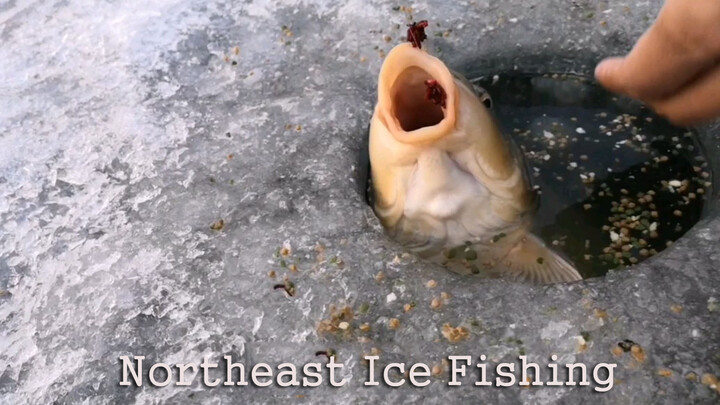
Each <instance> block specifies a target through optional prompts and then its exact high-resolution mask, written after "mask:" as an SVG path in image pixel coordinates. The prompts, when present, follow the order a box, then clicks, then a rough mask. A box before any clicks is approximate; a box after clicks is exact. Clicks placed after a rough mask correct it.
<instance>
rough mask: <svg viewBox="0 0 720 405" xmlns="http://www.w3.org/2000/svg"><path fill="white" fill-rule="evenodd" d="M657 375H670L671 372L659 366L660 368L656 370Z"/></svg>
mask: <svg viewBox="0 0 720 405" xmlns="http://www.w3.org/2000/svg"><path fill="white" fill-rule="evenodd" d="M658 375H659V376H662V377H672V375H673V372H672V370H668V369H666V368H661V369H660V370H658Z"/></svg>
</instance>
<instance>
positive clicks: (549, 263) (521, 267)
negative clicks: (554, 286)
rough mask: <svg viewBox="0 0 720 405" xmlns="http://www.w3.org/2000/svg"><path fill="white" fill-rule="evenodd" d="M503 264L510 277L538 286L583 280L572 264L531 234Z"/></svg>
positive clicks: (509, 254)
mask: <svg viewBox="0 0 720 405" xmlns="http://www.w3.org/2000/svg"><path fill="white" fill-rule="evenodd" d="M502 264H503V267H504V268H505V271H506V272H507V273H506V274H508V275H509V276H510V277H512V278H517V279H519V280H522V281H529V282H532V283H536V284H549V283H561V282H567V281H578V280H582V276H580V273H578V272H577V270H575V267H574V266H573V265H572V264H570V263H568V262H567V261H566V260H565V259H563V258H562V257H560V255H558V254H557V253H555V252H553V251H552V250H550V249H549V248H548V247H547V246H545V244H544V243H543V242H542V241H541V240H540V239H538V238H537V237H536V236H534V235H530V234H528V235H527V236H526V237H524V238H523V239H522V240H521V241H520V243H518V244H517V245H516V246H515V247H514V248H512V249H511V250H510V252H509V253H508V255H507V256H506V258H505V260H503V262H502Z"/></svg>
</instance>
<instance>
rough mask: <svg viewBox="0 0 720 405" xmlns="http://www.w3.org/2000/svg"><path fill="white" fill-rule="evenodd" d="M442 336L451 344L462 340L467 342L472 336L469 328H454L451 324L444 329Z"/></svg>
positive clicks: (444, 326) (447, 324)
mask: <svg viewBox="0 0 720 405" xmlns="http://www.w3.org/2000/svg"><path fill="white" fill-rule="evenodd" d="M442 335H443V336H444V337H445V339H447V340H448V341H449V342H450V343H457V342H459V341H461V340H465V339H467V338H468V336H470V332H468V330H467V328H465V327H462V326H458V327H453V326H452V325H450V324H449V323H446V324H444V325H443V327H442Z"/></svg>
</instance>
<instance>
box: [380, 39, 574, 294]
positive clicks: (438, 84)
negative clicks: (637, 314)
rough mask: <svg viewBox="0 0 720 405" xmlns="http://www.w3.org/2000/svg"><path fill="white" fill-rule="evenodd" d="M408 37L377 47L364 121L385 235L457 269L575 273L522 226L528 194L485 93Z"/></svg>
mask: <svg viewBox="0 0 720 405" xmlns="http://www.w3.org/2000/svg"><path fill="white" fill-rule="evenodd" d="M408 36H409V39H410V37H411V35H410V31H409V34H408ZM418 45H419V43H417V44H416V43H409V42H405V43H401V44H398V45H396V46H395V47H394V48H393V49H392V50H391V51H390V52H389V53H388V54H387V55H386V57H385V60H384V62H383V64H382V66H381V69H380V74H379V76H378V85H377V103H376V105H375V109H374V111H373V115H372V118H371V122H370V129H369V141H368V153H369V160H370V174H369V175H370V181H371V191H370V193H371V195H370V197H371V203H372V208H373V210H374V212H375V214H376V216H377V217H378V218H379V220H380V223H381V224H382V226H383V227H384V229H385V231H386V233H387V234H388V235H389V236H390V237H391V238H392V239H394V240H395V241H397V242H399V243H400V244H401V245H402V246H404V247H405V248H406V249H408V250H410V251H412V252H414V253H416V254H417V255H418V256H420V257H421V258H424V259H429V260H432V261H435V262H439V263H440V264H442V265H444V266H445V267H447V268H448V269H449V270H452V271H454V272H458V273H462V274H470V273H484V274H487V275H488V276H492V277H506V278H510V279H513V280H517V281H522V282H531V283H536V284H545V283H556V282H570V281H577V280H581V279H582V277H581V276H580V274H579V273H578V271H577V269H576V268H575V267H574V266H573V264H572V263H571V262H569V261H568V260H566V259H565V258H563V257H562V256H561V255H560V254H558V253H557V252H555V251H553V250H552V249H550V248H549V247H548V246H547V245H546V244H545V243H544V242H543V241H542V240H541V239H540V238H538V237H537V236H535V235H533V234H532V233H531V231H530V228H531V225H532V219H533V216H534V214H535V212H536V210H537V206H538V203H537V193H536V192H535V191H534V190H533V189H532V187H531V185H530V182H529V176H528V174H527V169H526V166H525V165H524V161H523V156H522V154H521V153H520V152H519V149H518V148H517V146H516V145H515V144H514V143H513V141H512V139H511V138H510V137H509V136H507V135H506V134H505V133H503V132H502V130H501V128H500V125H499V123H498V122H497V120H496V119H495V118H494V116H493V114H492V111H491V110H490V108H489V104H490V103H489V102H488V101H489V99H488V95H487V92H485V91H484V90H482V89H480V88H479V87H476V86H474V85H472V84H471V83H470V82H469V81H467V79H465V78H464V77H462V76H461V75H459V74H458V73H456V72H453V71H451V70H450V69H449V68H448V67H447V66H446V65H445V64H444V63H443V62H442V61H441V60H440V59H438V58H437V57H435V56H433V55H431V54H430V53H428V52H427V51H426V50H425V49H422V48H421V46H418Z"/></svg>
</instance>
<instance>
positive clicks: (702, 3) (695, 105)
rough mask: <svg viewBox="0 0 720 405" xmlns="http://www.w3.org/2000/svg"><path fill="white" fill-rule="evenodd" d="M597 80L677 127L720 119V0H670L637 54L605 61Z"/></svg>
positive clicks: (602, 63) (598, 69)
mask: <svg viewBox="0 0 720 405" xmlns="http://www.w3.org/2000/svg"><path fill="white" fill-rule="evenodd" d="M595 77H596V78H597V80H598V81H599V82H600V83H601V84H602V85H603V86H605V87H606V88H608V89H609V90H611V91H614V92H617V93H622V94H626V95H628V96H630V97H633V98H636V99H639V100H642V101H644V102H646V103H647V104H648V105H649V106H650V107H652V108H653V109H654V110H655V111H657V112H658V113H659V114H660V115H663V116H665V117H666V118H668V119H669V120H670V121H672V122H674V123H676V124H683V125H689V124H697V123H701V122H703V121H709V120H711V119H713V118H717V117H720V0H692V1H689V0H667V1H666V2H665V5H664V6H663V8H662V10H661V11H660V15H659V16H658V18H657V20H656V21H655V23H654V24H653V25H652V26H651V27H650V29H648V31H646V32H645V34H643V36H642V37H640V39H639V40H638V41H637V43H636V44H635V47H634V48H633V49H632V51H631V52H630V53H629V54H628V55H627V56H625V57H614V58H608V59H605V60H603V61H602V62H601V63H600V64H599V65H598V66H597V68H596V69H595Z"/></svg>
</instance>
